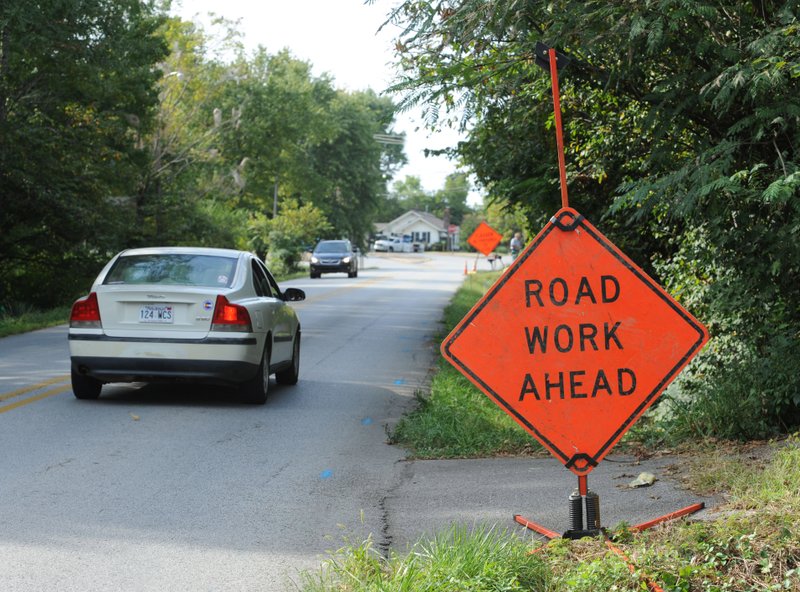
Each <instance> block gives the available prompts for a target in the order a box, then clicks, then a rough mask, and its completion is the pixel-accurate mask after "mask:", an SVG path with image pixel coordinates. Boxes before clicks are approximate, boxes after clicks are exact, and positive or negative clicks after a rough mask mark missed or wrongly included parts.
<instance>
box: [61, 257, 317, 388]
mask: <svg viewBox="0 0 800 592" xmlns="http://www.w3.org/2000/svg"><path fill="white" fill-rule="evenodd" d="M304 299H305V293H304V292H303V291H302V290H299V289H297V288H288V289H286V290H284V291H282V290H281V289H280V287H279V286H278V284H277V282H276V281H275V278H273V277H272V274H271V273H270V272H269V270H268V269H267V268H266V266H265V265H264V263H263V262H262V261H261V260H260V259H259V258H258V257H256V256H255V255H253V254H252V253H247V252H244V251H235V250H229V249H210V248H191V247H159V248H146V249H131V250H127V251H122V252H121V253H119V254H117V255H116V256H115V257H113V258H112V259H111V260H110V261H109V262H108V264H106V266H105V267H104V268H103V270H102V271H101V272H100V274H99V275H98V276H97V279H96V280H95V281H94V284H93V285H92V287H91V291H90V292H89V294H88V295H87V296H84V297H83V298H80V299H79V300H77V301H76V302H75V304H74V305H73V306H72V313H71V315H70V321H69V351H70V361H71V367H72V368H71V374H72V391H73V392H74V393H75V396H76V397H77V398H78V399H96V398H97V397H98V396H99V395H100V392H101V389H102V386H103V384H105V383H113V382H164V381H189V382H202V383H210V384H220V385H225V386H235V387H237V388H238V389H239V391H240V394H241V398H242V399H243V400H244V401H245V402H249V403H264V402H265V401H266V399H267V392H268V390H269V377H270V375H271V374H275V380H276V382H277V383H278V384H287V385H291V384H296V383H297V380H298V377H299V374H300V334H301V331H300V322H299V319H298V317H297V314H296V313H295V311H294V309H292V307H291V306H290V305H289V303H290V302H298V301H301V300H304Z"/></svg>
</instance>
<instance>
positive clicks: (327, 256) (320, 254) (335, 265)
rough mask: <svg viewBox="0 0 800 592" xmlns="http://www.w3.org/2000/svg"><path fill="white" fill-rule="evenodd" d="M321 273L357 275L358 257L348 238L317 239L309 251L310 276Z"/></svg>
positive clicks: (315, 276)
mask: <svg viewBox="0 0 800 592" xmlns="http://www.w3.org/2000/svg"><path fill="white" fill-rule="evenodd" d="M323 273H346V274H347V277H351V278H354V277H358V257H356V254H355V252H354V251H353V246H352V245H351V244H350V241H349V240H324V241H319V243H317V246H316V247H314V251H313V252H312V253H311V278H312V279H313V278H318V277H319V276H321V275H322V274H323Z"/></svg>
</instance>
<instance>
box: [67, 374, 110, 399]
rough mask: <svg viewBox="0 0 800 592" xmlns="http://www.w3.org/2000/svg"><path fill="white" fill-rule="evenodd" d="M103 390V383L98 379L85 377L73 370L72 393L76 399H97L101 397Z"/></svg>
mask: <svg viewBox="0 0 800 592" xmlns="http://www.w3.org/2000/svg"><path fill="white" fill-rule="evenodd" d="M102 389H103V383H102V382H100V381H99V380H97V379H96V378H92V377H91V376H84V375H83V374H78V373H77V372H75V370H72V392H73V394H74V395H75V398H76V399H82V400H91V399H96V398H97V397H99V396H100V391H101V390H102Z"/></svg>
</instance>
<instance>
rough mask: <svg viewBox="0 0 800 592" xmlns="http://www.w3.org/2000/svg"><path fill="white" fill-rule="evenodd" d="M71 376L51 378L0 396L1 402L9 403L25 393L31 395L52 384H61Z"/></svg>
mask: <svg viewBox="0 0 800 592" xmlns="http://www.w3.org/2000/svg"><path fill="white" fill-rule="evenodd" d="M68 379H69V376H56V377H55V378H51V379H50V380H44V381H42V382H39V383H37V384H32V385H30V386H26V387H23V388H21V389H17V390H15V391H11V392H9V393H3V394H2V395H0V401H8V400H9V399H13V398H15V397H19V396H20V395H24V394H25V393H30V392H31V391H38V390H39V389H42V388H44V387H46V386H50V385H51V384H56V383H59V382H64V381H65V380H68Z"/></svg>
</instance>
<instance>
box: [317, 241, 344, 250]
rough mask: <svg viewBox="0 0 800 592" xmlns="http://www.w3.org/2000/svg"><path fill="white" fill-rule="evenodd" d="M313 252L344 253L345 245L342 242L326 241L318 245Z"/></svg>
mask: <svg viewBox="0 0 800 592" xmlns="http://www.w3.org/2000/svg"><path fill="white" fill-rule="evenodd" d="M314 251H316V252H317V253H346V252H347V243H346V242H344V241H328V242H324V243H319V244H318V245H317V248H316V249H314Z"/></svg>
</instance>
